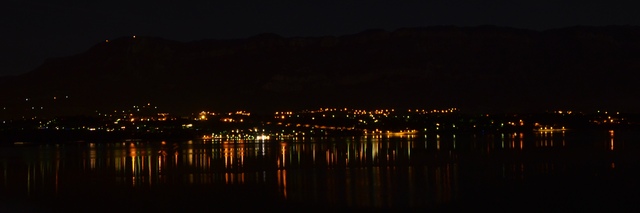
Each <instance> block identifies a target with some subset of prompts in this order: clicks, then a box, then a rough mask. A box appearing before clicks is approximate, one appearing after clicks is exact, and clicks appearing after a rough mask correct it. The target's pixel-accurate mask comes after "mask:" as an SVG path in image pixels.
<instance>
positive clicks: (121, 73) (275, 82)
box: [0, 26, 640, 116]
mask: <svg viewBox="0 0 640 213" xmlns="http://www.w3.org/2000/svg"><path fill="white" fill-rule="evenodd" d="M639 59H640V28H639V27H634V26H608V27H585V26H579V27H571V28H563V29H555V30H548V31H542V32H538V31H529V30H521V29H513V28H503V27H496V26H481V27H452V26H439V27H425V28H406V29H399V30H396V31H392V32H388V31H383V30H367V31H364V32H361V33H358V34H354V35H345V36H339V37H331V36H327V37H296V38H285V37H281V36H279V35H274V34H262V35H257V36H254V37H250V38H246V39H235V40H202V41H193V42H176V41H170V40H165V39H162V38H156V37H140V36H138V37H135V38H133V37H126V38H119V39H115V40H110V41H108V42H107V41H105V42H101V43H99V44H96V45H95V46H93V47H92V48H90V49H89V50H87V51H86V52H84V53H80V54H78V55H74V56H70V57H64V58H54V59H50V60H47V61H46V62H45V63H44V64H42V66H40V67H38V68H37V69H35V70H33V71H31V72H29V73H26V74H23V75H20V76H16V77H12V78H4V79H3V80H0V89H1V90H0V97H1V98H0V106H2V107H3V108H0V109H3V111H2V114H1V115H2V116H15V115H39V116H53V115H68V114H90V113H93V112H95V111H96V110H98V111H101V110H114V109H121V108H127V107H130V106H133V105H139V104H145V103H153V104H155V105H158V106H160V107H162V108H163V109H166V110H167V111H171V112H175V113H189V112H197V111H201V110H212V111H229V110H249V111H254V112H265V113H268V112H271V111H274V110H296V109H303V108H317V107H357V108H383V107H395V108H443V107H458V108H461V109H462V110H463V111H467V112H532V111H544V110H548V109H574V110H596V109H610V110H619V111H626V112H636V111H638V109H640V101H639V100H638V99H637V97H640V89H638V88H637V86H636V79H635V73H636V71H637V70H639V69H640V60H639Z"/></svg>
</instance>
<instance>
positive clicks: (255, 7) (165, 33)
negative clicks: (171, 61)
mask: <svg viewBox="0 0 640 213" xmlns="http://www.w3.org/2000/svg"><path fill="white" fill-rule="evenodd" d="M639 6H640V1H593V0H585V1H577V0H576V1H573V0H572V1H568V0H549V1H547V0H541V1H532V0H518V1H514V0H497V1H480V0H441V1H427V0H424V1H417V0H416V1H327V0H325V1H304V0H297V1H288V0H283V1H257V0H234V1H212V0H206V1H205V0H198V1H178V0H174V1H157V0H154V1H151V0H142V1H121V0H116V1H91V0H90V1H87V0H73V1H52V0H4V1H3V2H2V3H1V6H0V14H1V15H0V17H1V19H0V28H1V31H2V33H0V57H1V58H0V76H3V75H9V74H20V73H24V72H27V71H30V70H32V69H33V68H35V67H37V66H38V65H40V64H41V63H42V62H43V61H44V60H45V59H46V58H49V57H60V56H68V55H73V54H77V53H81V52H83V51H85V50H86V49H88V48H89V47H91V46H93V45H94V44H96V43H98V42H101V41H104V40H105V39H113V38H118V37H123V36H130V35H142V36H157V37H163V38H167V39H172V40H179V41H192V40H200V39H208V38H214V39H225V38H246V37H250V36H253V35H256V34H260V33H267V32H269V33H276V34H280V35H282V36H287V37H291V36H321V35H345V34H352V33H357V32H360V31H363V30H366V29H372V28H375V29H385V30H394V29H397V28H402V27H423V26H433V25H456V26H477V25H486V24H489V25H498V26H508V27H516V28H525V29H534V30H545V29H552V28H559V27H567V26H575V25H595V26H600V25H640V13H638V8H640V7H639Z"/></svg>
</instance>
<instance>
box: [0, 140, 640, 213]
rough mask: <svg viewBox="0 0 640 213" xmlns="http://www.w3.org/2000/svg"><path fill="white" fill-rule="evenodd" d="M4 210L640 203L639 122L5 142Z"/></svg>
mask: <svg viewBox="0 0 640 213" xmlns="http://www.w3.org/2000/svg"><path fill="white" fill-rule="evenodd" d="M0 172H2V173H1V174H0V212H68V211H82V212H148V211H154V212H176V211H222V210H229V209H235V210H300V211H330V210H343V209H347V210H372V211H378V210H380V211H387V210H416V211H420V210H432V211H439V210H441V211H455V210H474V211H475V210H498V211H520V210H540V211H542V210H544V211H546V210H550V211H587V210H589V211H591V210H594V209H595V210H602V211H612V210H613V211H618V210H624V211H627V210H640V208H639V207H640V205H639V203H640V175H638V174H637V173H640V137H639V134H638V133H635V132H618V131H617V132H607V131H594V132H571V131H567V132H566V133H561V132H554V133H511V134H484V135H483V134H476V135H471V134H462V135H461V134H440V135H435V134H434V135H427V136H424V135H416V136H402V137H385V136H369V137H357V138H351V137H347V138H311V139H298V140H293V139H292V140H284V141H272V142H259V141H258V142H255V141H253V142H252V141H245V142H242V141H240V142H233V141H226V142H224V141H203V140H193V141H114V142H112V143H93V142H90V141H85V142H73V143H56V142H54V141H52V142H51V143H49V144H9V145H3V146H1V147H0Z"/></svg>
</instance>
